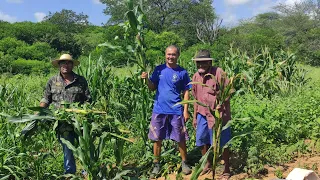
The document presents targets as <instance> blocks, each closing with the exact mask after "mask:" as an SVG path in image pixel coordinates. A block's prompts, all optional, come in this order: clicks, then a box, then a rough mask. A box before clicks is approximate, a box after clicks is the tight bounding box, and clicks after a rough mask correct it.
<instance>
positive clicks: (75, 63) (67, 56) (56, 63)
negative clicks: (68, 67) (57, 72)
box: [51, 54, 80, 67]
mask: <svg viewBox="0 0 320 180" xmlns="http://www.w3.org/2000/svg"><path fill="white" fill-rule="evenodd" d="M59 61H72V62H73V66H78V65H79V64H80V62H79V61H78V60H75V59H73V58H72V56H71V55H70V54H62V55H61V56H60V58H59V59H55V60H53V61H52V62H51V63H52V65H53V66H54V67H59Z"/></svg>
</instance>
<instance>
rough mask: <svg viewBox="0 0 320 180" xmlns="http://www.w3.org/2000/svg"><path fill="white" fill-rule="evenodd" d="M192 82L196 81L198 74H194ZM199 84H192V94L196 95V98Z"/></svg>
mask: <svg viewBox="0 0 320 180" xmlns="http://www.w3.org/2000/svg"><path fill="white" fill-rule="evenodd" d="M192 82H196V75H193V77H192ZM196 87H197V86H196V85H195V84H193V85H192V95H193V96H194V97H195V98H197V97H196V93H197V88H196Z"/></svg>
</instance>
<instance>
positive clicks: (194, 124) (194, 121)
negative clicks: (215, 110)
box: [192, 118, 197, 129]
mask: <svg viewBox="0 0 320 180" xmlns="http://www.w3.org/2000/svg"><path fill="white" fill-rule="evenodd" d="M192 126H193V128H194V129H197V119H195V118H194V119H193V121H192Z"/></svg>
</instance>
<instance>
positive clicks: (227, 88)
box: [178, 73, 238, 180]
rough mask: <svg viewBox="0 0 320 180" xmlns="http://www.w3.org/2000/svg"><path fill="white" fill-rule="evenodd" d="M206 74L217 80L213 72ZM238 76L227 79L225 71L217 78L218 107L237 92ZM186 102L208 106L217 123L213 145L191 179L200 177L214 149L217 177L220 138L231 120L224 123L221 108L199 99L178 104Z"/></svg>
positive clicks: (213, 173)
mask: <svg viewBox="0 0 320 180" xmlns="http://www.w3.org/2000/svg"><path fill="white" fill-rule="evenodd" d="M205 76H210V77H211V78H212V79H213V80H217V79H216V77H215V76H214V75H212V74H206V75H205ZM237 78H238V75H236V76H233V77H231V78H230V80H227V79H228V77H227V74H226V73H223V74H221V79H219V80H217V82H216V83H217V86H218V88H219V91H218V92H217V98H216V107H223V106H224V102H226V101H228V100H229V99H230V97H231V96H232V94H233V93H234V92H235V89H234V82H235V80H236V79H237ZM190 84H199V85H201V86H203V87H208V88H210V89H211V90H212V91H215V92H216V89H214V88H213V87H211V86H208V85H206V84H203V83H202V82H191V83H190ZM186 103H192V104H193V103H197V104H199V105H201V106H204V107H207V108H208V109H209V111H210V113H211V114H212V115H213V116H214V118H215V124H214V127H213V129H212V130H213V133H212V141H213V142H212V145H211V147H210V148H209V150H208V152H207V153H206V155H205V156H203V157H202V158H201V160H200V163H199V164H198V166H197V167H196V168H195V169H194V171H193V173H192V176H191V179H192V180H196V179H198V177H199V175H200V173H201V171H202V170H203V168H204V166H205V163H206V161H207V158H208V156H209V152H210V151H211V150H212V151H213V159H212V176H213V179H215V173H216V167H217V163H218V158H219V157H220V155H221V151H220V150H221V148H220V139H221V132H222V131H223V130H225V129H227V128H228V127H229V126H230V124H231V121H229V122H228V123H227V124H225V125H223V119H222V115H223V114H222V112H221V111H220V109H211V108H210V106H209V105H207V104H203V103H201V102H200V101H198V100H189V101H182V102H180V103H178V104H186Z"/></svg>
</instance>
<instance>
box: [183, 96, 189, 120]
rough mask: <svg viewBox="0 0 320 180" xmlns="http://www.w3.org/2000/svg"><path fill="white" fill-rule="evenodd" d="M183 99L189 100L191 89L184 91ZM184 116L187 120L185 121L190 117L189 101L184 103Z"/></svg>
mask: <svg viewBox="0 0 320 180" xmlns="http://www.w3.org/2000/svg"><path fill="white" fill-rule="evenodd" d="M183 100H184V101H187V100H189V90H185V91H183ZM183 116H184V120H185V121H187V120H188V119H189V112H188V103H185V104H184V108H183Z"/></svg>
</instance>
